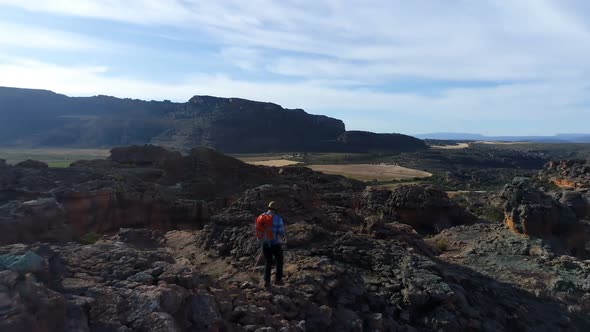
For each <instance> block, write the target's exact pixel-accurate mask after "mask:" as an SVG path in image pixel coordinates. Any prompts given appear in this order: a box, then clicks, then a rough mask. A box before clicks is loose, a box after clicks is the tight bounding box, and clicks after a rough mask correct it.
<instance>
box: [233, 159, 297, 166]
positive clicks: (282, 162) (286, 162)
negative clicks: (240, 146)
mask: <svg viewBox="0 0 590 332" xmlns="http://www.w3.org/2000/svg"><path fill="white" fill-rule="evenodd" d="M244 159H245V158H244ZM242 161H243V162H245V163H248V164H251V165H258V166H273V167H284V166H290V165H297V164H300V162H298V161H294V160H287V159H271V160H256V161H248V160H243V159H242Z"/></svg>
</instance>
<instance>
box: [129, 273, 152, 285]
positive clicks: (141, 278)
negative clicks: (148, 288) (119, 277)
mask: <svg viewBox="0 0 590 332" xmlns="http://www.w3.org/2000/svg"><path fill="white" fill-rule="evenodd" d="M127 279H128V280H129V281H133V282H137V283H140V284H144V285H152V284H153V283H154V277H153V276H152V275H151V274H149V273H146V272H139V273H137V274H135V275H133V276H131V277H129V278H127Z"/></svg>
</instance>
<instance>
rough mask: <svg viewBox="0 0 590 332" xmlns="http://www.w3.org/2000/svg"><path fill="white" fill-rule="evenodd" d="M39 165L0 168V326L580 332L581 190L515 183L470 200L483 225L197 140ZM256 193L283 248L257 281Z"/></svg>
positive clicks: (589, 294)
mask: <svg viewBox="0 0 590 332" xmlns="http://www.w3.org/2000/svg"><path fill="white" fill-rule="evenodd" d="M46 166H47V165H44V164H43V163H39V162H33V161H27V162H24V163H22V164H20V165H14V166H10V165H6V164H2V163H0V216H1V218H0V243H1V244H2V246H0V330H1V331H284V332H285V331H322V330H326V331H587V330H589V329H590V315H588V312H589V309H590V279H589V277H588V276H589V272H590V265H589V263H588V261H586V260H584V259H586V258H587V250H588V246H587V245H586V244H587V243H588V234H590V231H589V230H588V229H587V226H588V225H587V218H588V215H589V214H588V209H587V207H588V196H587V194H586V192H584V191H583V190H581V189H564V190H562V189H555V190H553V189H554V188H545V187H541V186H540V185H539V184H540V183H542V182H538V181H534V180H527V179H515V180H514V181H511V182H510V183H509V184H508V185H506V186H505V188H504V189H503V190H502V191H501V192H498V193H497V194H494V195H491V194H490V195H486V196H481V197H479V200H477V201H478V202H479V203H478V204H480V205H481V204H483V205H489V206H490V207H493V208H495V209H499V210H500V211H501V212H502V215H503V217H502V219H503V220H498V221H493V220H484V219H485V218H482V217H481V216H482V215H485V214H481V215H480V214H478V215H479V216H480V217H477V216H475V215H474V214H473V213H472V212H471V211H481V209H482V207H481V206H478V207H477V208H472V206H470V205H473V204H471V203H473V202H475V201H476V200H473V201H471V200H470V201H467V204H457V203H456V200H455V199H450V198H449V197H448V196H447V194H446V193H445V192H444V191H441V190H439V189H436V188H434V187H431V186H421V185H404V186H399V187H397V188H395V189H393V190H384V189H376V188H367V187H366V186H365V185H364V184H363V183H361V182H357V181H353V180H348V179H345V178H343V177H340V176H333V175H325V174H321V173H317V172H313V171H311V170H310V169H308V168H305V167H285V168H270V167H259V166H251V165H246V164H244V163H242V162H240V161H238V160H236V159H233V158H230V157H227V156H224V155H221V154H219V153H217V152H215V151H213V150H210V149H206V148H196V149H193V150H192V151H191V153H190V154H187V155H181V154H178V153H175V152H172V151H167V150H164V149H162V148H158V147H154V146H143V147H139V146H135V147H128V148H119V149H114V150H113V151H112V153H111V157H110V158H109V160H106V161H105V160H95V161H80V162H77V163H74V164H73V165H72V166H71V167H70V168H67V169H54V168H48V167H46ZM270 200H274V201H275V202H277V204H278V205H279V206H280V213H281V215H282V216H283V217H284V220H285V223H286V228H287V234H288V244H287V245H286V247H285V259H286V262H285V263H286V264H285V281H286V283H285V285H283V286H274V287H273V288H272V289H270V290H266V289H264V288H263V287H261V283H260V277H261V270H260V267H258V266H256V262H255V261H256V256H257V254H258V250H259V249H258V246H257V244H256V242H255V240H254V239H253V234H252V233H253V230H252V223H253V220H254V218H255V216H256V215H257V214H259V213H260V212H262V211H264V207H265V205H266V204H267V202H268V201H270ZM481 200H483V201H484V203H481V202H480V201H481ZM584 207H586V209H584ZM89 234H93V236H89Z"/></svg>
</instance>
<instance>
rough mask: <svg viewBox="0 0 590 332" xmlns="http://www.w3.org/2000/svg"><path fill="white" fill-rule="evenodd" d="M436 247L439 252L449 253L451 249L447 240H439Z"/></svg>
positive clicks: (435, 242)
mask: <svg viewBox="0 0 590 332" xmlns="http://www.w3.org/2000/svg"><path fill="white" fill-rule="evenodd" d="M434 247H435V248H436V249H438V250H439V251H447V249H448V248H449V241H448V240H447V239H443V238H438V239H437V240H436V241H434Z"/></svg>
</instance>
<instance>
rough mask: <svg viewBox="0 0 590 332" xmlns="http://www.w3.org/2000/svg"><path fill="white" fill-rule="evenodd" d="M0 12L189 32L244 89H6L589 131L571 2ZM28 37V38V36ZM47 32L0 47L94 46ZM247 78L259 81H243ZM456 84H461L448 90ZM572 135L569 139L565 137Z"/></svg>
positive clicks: (88, 5) (10, 74)
mask: <svg viewBox="0 0 590 332" xmlns="http://www.w3.org/2000/svg"><path fill="white" fill-rule="evenodd" d="M2 4H5V5H10V6H15V7H19V8H24V9H26V10H29V11H34V12H44V13H51V14H55V15H65V16H78V17H85V18H93V19H100V20H110V21H120V22H126V23H130V24H134V25H138V29H142V28H143V27H145V26H149V27H150V28H153V26H172V27H174V29H173V30H174V31H176V30H177V31H179V34H181V35H182V36H183V38H188V39H189V41H190V38H191V37H190V36H192V35H199V36H202V35H206V36H208V37H209V38H210V40H212V41H213V43H214V44H215V45H216V47H217V48H218V52H217V53H215V52H212V54H216V55H217V56H218V59H215V61H218V63H221V64H222V65H220V66H217V67H216V68H224V69H225V68H227V64H230V65H232V66H234V67H235V68H239V69H241V70H243V71H245V72H246V73H247V74H242V76H240V77H241V78H240V80H237V79H235V77H237V76H236V75H235V74H234V73H232V72H231V71H227V72H219V73H217V72H208V73H196V74H194V73H193V74H192V75H190V77H189V78H186V79H185V80H178V79H177V80H176V83H177V84H176V85H168V84H161V83H157V82H158V81H159V78H157V77H153V78H151V79H145V80H137V79H132V78H128V77H127V78H125V77H116V76H113V75H114V73H110V72H104V69H105V68H96V67H91V66H82V67H74V68H68V67H59V66H55V65H52V64H51V63H48V62H47V61H46V62H15V61H3V62H0V63H3V64H2V65H0V84H2V85H17V86H24V87H39V88H50V89H53V90H56V91H59V92H65V93H69V94H74V95H88V94H96V93H104V94H113V95H117V96H121V97H137V98H159V99H176V100H179V101H183V100H186V99H188V98H189V97H190V96H191V95H192V94H197V93H198V94H212V95H222V96H238V97H244V98H249V99H259V100H269V101H274V102H277V103H280V104H283V105H284V106H288V107H302V108H305V109H307V110H308V111H312V112H315V113H329V114H331V115H333V116H339V117H343V118H344V119H345V120H346V119H347V117H348V119H351V120H354V121H355V122H349V123H348V125H349V126H351V127H356V126H358V128H363V129H379V130H384V131H388V129H387V128H390V129H389V130H396V126H398V125H399V126H403V124H396V123H393V124H392V123H386V121H382V120H379V118H377V117H378V116H381V115H384V116H386V118H388V119H391V118H396V116H397V115H400V117H404V121H406V122H405V123H407V121H411V119H412V118H416V119H420V121H422V122H423V123H425V126H426V127H427V128H431V129H427V128H424V130H420V129H415V132H419V131H422V132H425V131H439V130H442V129H443V128H439V127H436V126H437V125H441V124H444V125H447V126H449V130H452V126H453V124H454V123H456V124H457V126H459V127H458V128H457V130H460V131H465V130H464V129H463V130H461V128H462V127H461V126H463V128H464V126H465V125H466V124H469V123H473V122H477V121H480V122H485V121H489V122H497V123H502V121H505V122H506V128H508V129H506V130H514V128H518V126H519V125H520V124H522V126H523V129H522V131H521V132H520V133H523V134H524V133H525V132H526V131H527V130H528V131H529V133H532V134H540V133H542V132H539V130H543V129H537V128H540V126H541V124H542V123H551V119H553V118H554V117H555V114H568V115H570V116H572V117H573V116H574V115H576V116H578V117H579V118H581V119H584V120H590V118H589V117H590V115H588V109H587V108H583V107H582V106H580V105H587V104H588V100H587V97H586V96H588V85H587V83H586V82H587V77H588V75H589V74H590V62H589V61H588V60H587V59H588V58H590V43H588V40H590V28H589V24H590V23H589V22H590V20H589V18H590V6H588V5H587V4H586V3H585V2H584V1H581V0H578V1H574V0H563V1H560V0H522V1H503V0H487V1H483V0H482V1H452V2H451V1H444V2H442V1H377V0H365V1H360V0H347V1H339V0H329V1H322V2H318V1H311V0H308V1H290V0H285V1H271V0H255V1H247V2H244V1H240V0H220V1H197V0H183V1H180V0H169V1H158V0H130V1H114V0H110V1H107V0H103V1H100V0H77V1H67V0H57V1H51V2H48V1H42V0H19V1H16V0H0V5H2ZM0 28H1V26H0ZM33 32H35V33H36V32H38V31H30V32H29V33H27V35H33ZM193 32H198V33H193ZM46 33H47V34H48V35H47V34H46V35H42V36H47V37H39V38H38V39H37V40H33V41H31V40H28V39H26V38H25V39H22V40H21V39H19V38H17V37H11V36H5V35H2V36H0V46H1V45H3V44H4V45H16V46H21V47H24V46H26V45H28V44H35V43H36V44H37V45H39V48H50V47H57V48H63V49H67V48H69V47H71V48H75V47H90V46H91V45H89V44H93V43H94V41H91V42H90V43H85V42H84V41H83V40H80V38H79V37H78V36H75V35H64V34H62V33H60V32H58V31H49V32H46ZM170 33H171V32H170V31H166V32H165V34H170ZM172 33H173V32H172ZM195 38H196V37H195ZM181 39H182V38H181ZM47 40H49V41H54V42H45V41H47ZM170 52H177V53H182V52H183V50H182V49H172V50H170ZM0 60H1V59H0ZM209 61H212V60H211V59H209ZM106 65H107V66H108V65H109V63H106ZM216 70H220V69H216ZM34 73H37V74H36V75H35V74H34ZM107 74H108V75H107ZM248 74H252V75H256V80H254V79H251V80H248V77H247V76H244V75H248ZM232 77H234V78H232ZM285 78H289V80H288V83H287V81H286V80H285ZM408 80H412V81H416V80H418V81H422V82H427V83H428V82H433V81H437V82H441V81H442V82H444V81H449V80H450V81H457V82H458V84H455V85H447V86H444V85H440V83H437V84H438V86H437V91H436V94H426V93H424V91H422V90H420V89H419V88H416V89H414V90H412V89H411V88H409V89H407V90H408V91H410V92H405V93H393V92H385V91H388V89H387V87H388V85H389V84H392V83H395V84H400V82H401V84H403V82H406V81H408ZM167 81H169V82H170V81H171V79H168V80H167ZM472 81H501V82H502V81H510V82H515V83H513V84H508V85H506V84H504V85H497V86H493V84H492V85H491V86H488V87H481V86H480V87H478V88H468V87H469V85H468V84H464V83H462V82H472ZM461 84H464V86H465V87H464V88H457V86H460V85H461ZM576 105H577V106H576ZM337 111H339V112H343V113H342V114H344V116H340V115H339V114H338V112H337ZM365 114H366V115H365ZM369 117H375V119H374V120H371V119H369ZM408 119H410V120H408ZM473 119H476V120H475V121H474V120H473ZM505 119H511V122H508V120H505ZM430 122H432V123H430ZM553 122H555V121H553ZM581 123H583V121H575V123H567V124H560V123H557V122H555V123H553V126H554V127H559V126H561V127H560V128H556V129H555V130H556V131H563V132H567V131H570V132H571V131H587V129H586V128H583V125H582V124H581ZM355 124H356V126H355ZM537 124H539V127H537ZM369 126H372V127H371V128H369ZM475 126H476V128H477V126H478V124H477V123H475ZM568 126H569V127H568ZM572 126H574V127H576V126H577V127H576V128H577V129H573V128H572V129H571V130H568V128H571V127H572ZM545 127H548V126H545ZM413 128H418V126H417V125H414V126H413ZM401 129H403V128H400V129H398V130H401ZM502 130H504V129H502V128H501V127H500V128H499V129H498V131H502ZM506 133H507V134H508V133H510V132H506Z"/></svg>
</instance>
